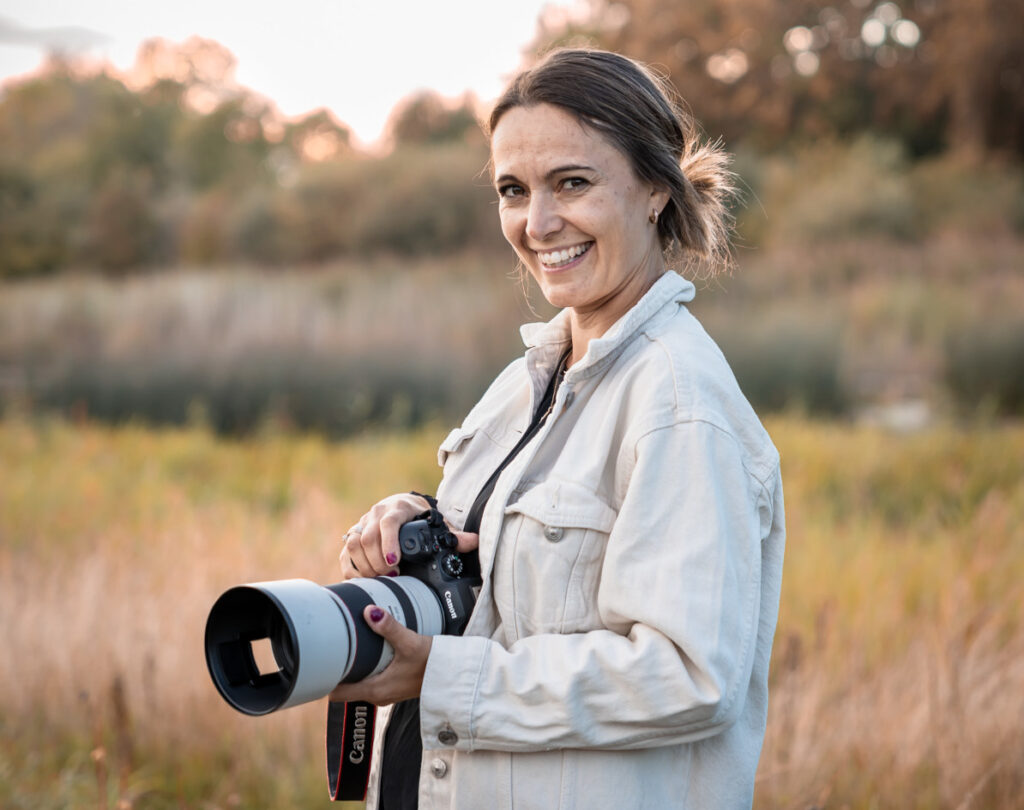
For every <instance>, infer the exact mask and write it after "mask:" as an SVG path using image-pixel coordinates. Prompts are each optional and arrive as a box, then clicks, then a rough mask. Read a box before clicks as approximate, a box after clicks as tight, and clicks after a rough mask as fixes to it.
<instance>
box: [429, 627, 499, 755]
mask: <svg viewBox="0 0 1024 810" xmlns="http://www.w3.org/2000/svg"><path fill="white" fill-rule="evenodd" d="M492 643H493V642H491V641H490V639H487V638H483V637H481V636H434V639H433V641H432V642H431V646H430V655H429V656H428V658H427V669H426V671H425V672H424V674H423V688H422V690H421V691H420V736H421V737H422V740H423V749H424V750H432V749H437V748H450V749H454V750H457V751H472V750H473V708H474V704H475V703H476V697H477V685H478V684H479V682H480V671H481V670H482V669H483V666H484V660H485V659H486V658H487V654H488V649H489V648H490V645H491V644H492Z"/></svg>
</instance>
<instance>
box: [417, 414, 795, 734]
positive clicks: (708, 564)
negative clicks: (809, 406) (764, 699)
mask: <svg viewBox="0 0 1024 810" xmlns="http://www.w3.org/2000/svg"><path fill="white" fill-rule="evenodd" d="M776 474H777V470H776ZM775 485H776V481H775V480H769V481H761V480H759V479H758V478H757V477H756V476H754V475H753V474H751V473H750V472H749V471H748V470H747V469H746V468H745V466H744V464H743V456H742V453H741V450H740V448H739V446H738V445H737V443H736V440H735V438H734V437H733V436H732V435H730V434H729V433H728V432H726V431H724V430H722V429H720V428H718V427H715V426H713V425H711V424H709V423H706V422H698V421H694V422H685V423H680V424H675V425H671V426H669V427H664V428H659V429H657V430H654V431H651V432H650V433H647V434H646V435H645V436H643V437H641V438H640V439H638V440H637V442H636V445H635V466H634V469H633V471H632V474H631V476H630V478H629V483H628V486H627V490H626V493H625V497H624V499H623V501H622V506H621V508H620V510H619V514H618V516H617V518H616V520H615V523H614V526H613V528H612V530H611V534H610V536H609V538H608V545H607V550H606V553H605V555H604V560H603V563H602V570H601V581H600V585H599V588H598V605H597V609H598V614H599V617H600V620H601V623H602V625H603V627H604V628H606V629H598V630H593V631H590V632H586V633H577V634H570V635H558V634H544V635H534V636H529V637H525V638H522V639H520V640H519V641H517V642H516V643H514V644H513V645H511V646H510V647H509V648H508V649H506V648H504V647H503V646H502V645H501V644H500V643H498V642H496V641H493V640H490V639H487V638H482V637H450V636H439V637H436V638H435V639H434V640H433V646H432V649H431V652H430V657H429V660H428V663H427V670H426V675H425V678H424V681H423V690H422V693H421V699H420V712H421V731H422V736H423V744H424V747H425V748H438V747H449V748H450V747H454V748H457V749H459V750H464V751H472V750H474V749H492V750H505V751H537V750H547V749H553V748H614V749H630V748H644V747H654V746H662V745H669V744H675V743H681V742H690V741H693V740H697V739H700V738H703V737H707V736H710V735H713V734H715V733H717V732H719V731H721V730H723V729H725V728H727V727H728V726H729V725H731V724H732V723H733V722H734V721H735V720H736V718H737V717H738V715H739V713H740V712H741V710H742V708H743V702H744V698H745V695H746V691H747V687H748V684H749V681H750V677H751V671H752V667H753V660H754V655H755V647H756V643H757V632H758V610H759V603H760V591H761V541H762V538H763V537H764V536H766V535H767V533H768V531H769V530H770V527H771V525H772V522H773V521H772V515H771V512H772V506H773V501H774V498H775V493H774V492H773V489H774V487H775ZM779 495H780V496H781V493H779ZM451 732H454V735H453V734H452V733H451ZM439 734H440V736H441V739H440V740H439V739H438V735H439ZM453 740H457V741H456V742H454V743H453Z"/></svg>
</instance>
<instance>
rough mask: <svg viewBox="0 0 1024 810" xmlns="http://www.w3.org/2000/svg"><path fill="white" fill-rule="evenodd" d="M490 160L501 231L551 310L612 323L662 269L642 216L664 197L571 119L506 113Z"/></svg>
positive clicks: (555, 113)
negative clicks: (564, 309)
mask: <svg viewBox="0 0 1024 810" xmlns="http://www.w3.org/2000/svg"><path fill="white" fill-rule="evenodd" d="M491 157H492V160H493V163H494V178H495V179H494V184H495V187H496V189H497V191H498V198H499V211H500V215H501V229H502V232H503V233H504V234H505V238H506V239H507V240H508V241H509V244H511V245H512V247H513V248H514V249H515V251H516V253H517V254H518V255H519V258H520V259H522V262H523V264H525V265H526V267H527V268H528V269H529V271H530V274H531V275H532V276H533V277H534V278H535V279H536V280H537V283H538V284H539V285H540V288H541V291H542V292H543V293H544V297H545V298H547V300H548V301H550V302H551V303H552V304H553V305H555V306H558V307H572V309H573V310H574V311H575V314H576V315H577V316H583V317H586V316H595V319H596V320H598V321H605V320H607V321H608V323H607V324H605V326H610V325H611V323H613V322H614V321H615V320H617V319H618V318H619V317H620V316H621V315H622V314H623V313H625V312H626V310H628V309H629V308H630V307H631V306H632V305H633V304H634V303H635V302H636V301H637V300H639V299H640V297H641V296H642V295H643V294H644V293H645V292H646V291H647V289H648V288H649V287H650V285H651V284H652V283H653V282H654V280H655V279H656V278H657V277H658V276H659V275H661V273H662V272H664V269H665V267H664V261H663V258H662V253H661V246H660V243H659V240H658V233H657V228H656V227H655V225H654V224H652V223H651V222H650V220H649V217H650V214H651V212H652V211H653V210H657V211H659V212H660V211H661V209H662V208H664V207H665V204H666V203H667V201H668V194H667V193H665V192H664V191H660V190H657V189H655V188H654V187H652V186H651V185H650V184H648V183H645V182H644V181H642V180H640V179H639V178H638V177H637V176H636V174H635V173H634V171H633V167H632V166H631V165H630V162H629V160H628V158H627V157H626V156H625V155H624V154H623V153H622V152H620V151H619V150H618V149H617V148H616V147H615V146H613V145H612V144H611V143H610V142H609V141H607V140H606V139H605V138H604V137H603V136H602V135H600V134H598V133H597V132H596V131H594V130H592V129H590V128H589V127H585V126H582V125H581V124H580V123H578V122H577V121H576V119H575V118H573V117H572V116H571V115H570V114H569V113H567V112H565V111H563V110H562V109H561V108H559V107H555V106H552V105H550V104H538V105H536V106H532V107H514V108H512V109H511V110H509V111H508V112H506V113H505V114H504V115H503V116H502V117H501V119H500V120H499V122H498V124H497V126H496V127H495V129H494V133H493V135H492V137H491Z"/></svg>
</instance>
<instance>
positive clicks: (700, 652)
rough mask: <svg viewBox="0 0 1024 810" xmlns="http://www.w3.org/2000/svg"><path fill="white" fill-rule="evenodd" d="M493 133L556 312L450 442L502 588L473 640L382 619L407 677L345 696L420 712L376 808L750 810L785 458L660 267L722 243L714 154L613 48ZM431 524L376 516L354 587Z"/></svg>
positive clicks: (511, 202) (544, 73)
mask: <svg viewBox="0 0 1024 810" xmlns="http://www.w3.org/2000/svg"><path fill="white" fill-rule="evenodd" d="M490 139H491V153H492V163H493V173H494V174H493V176H494V184H495V188H496V191H497V193H498V198H499V211H500V218H501V226H502V231H503V233H504V235H505V237H506V239H508V241H509V243H510V244H511V245H512V247H513V248H514V249H515V251H516V253H517V254H518V255H519V258H520V260H521V262H522V264H523V266H525V267H526V269H527V270H528V271H529V272H530V274H531V275H532V276H533V277H534V279H535V280H536V281H537V283H538V284H539V285H540V288H541V290H542V291H543V293H544V295H545V297H546V298H547V299H548V300H549V301H550V302H551V303H552V304H554V305H556V306H558V307H562V308H563V309H562V311H561V312H560V313H559V314H558V315H557V316H556V317H555V318H554V319H553V320H552V321H551V322H550V323H547V324H534V325H530V326H527V327H524V329H523V336H524V339H525V342H526V345H527V350H526V354H525V357H524V358H522V359H520V360H517V361H516V362H514V363H512V364H511V365H510V366H509V367H508V368H507V369H505V371H504V372H502V374H501V375H500V376H499V377H498V378H497V379H496V380H495V381H494V383H493V384H492V385H491V387H490V388H489V389H488V391H487V392H486V394H485V395H484V397H483V399H481V401H480V402H479V403H478V404H477V405H476V406H475V407H474V408H473V410H472V411H471V412H470V413H469V415H468V416H467V417H466V420H465V422H464V423H463V424H462V426H461V427H459V428H457V429H456V430H454V431H452V433H451V434H450V435H449V436H448V437H447V438H446V439H445V441H444V442H443V443H442V445H441V448H440V452H439V459H440V462H441V464H442V465H443V467H444V478H443V481H442V483H441V486H440V489H439V491H438V494H437V503H438V508H439V509H440V511H441V512H442V513H443V514H444V516H445V517H446V519H447V521H448V522H449V524H450V525H451V526H452V527H453V528H454V529H456V530H458V537H459V547H460V549H461V550H463V551H469V550H471V549H475V548H477V547H478V549H479V559H480V564H481V570H482V573H483V578H484V584H483V587H482V589H481V592H480V595H479V599H478V601H477V604H476V607H475V609H474V612H473V615H472V617H471V619H470V622H469V625H468V627H467V629H466V632H465V635H464V636H461V637H452V636H439V637H436V638H433V639H431V638H428V637H425V636H419V635H417V634H416V633H413V632H411V631H409V630H406V629H405V628H404V627H402V626H401V625H400V624H399V623H398V622H397V621H395V620H394V619H393V618H392V617H390V616H389V615H387V614H386V613H385V612H384V611H382V610H380V609H378V608H375V607H370V608H367V611H366V613H365V617H366V619H367V621H368V622H369V623H370V625H371V627H373V628H374V629H375V630H376V631H377V632H378V633H380V634H381V635H383V636H384V637H385V638H386V639H387V640H388V641H389V642H391V644H392V645H393V646H394V647H395V650H396V655H395V659H394V661H393V662H392V663H391V665H390V666H389V667H388V668H387V669H386V670H385V671H384V672H382V673H381V674H380V675H378V676H375V677H373V678H369V679H367V680H366V681H363V682H362V683H359V684H354V685H345V686H342V687H339V688H338V689H337V690H336V691H335V693H334V694H333V696H332V697H333V698H334V699H336V700H352V699H364V700H370V701H372V702H374V703H377V704H390V703H394V702H395V701H403V700H406V699H409V698H418V699H419V700H418V703H417V702H415V701H412V702H406V703H401V704H399V707H398V709H397V710H396V714H397V717H396V718H393V722H392V727H391V728H390V729H388V730H387V731H386V732H385V731H384V730H383V728H382V726H384V725H385V723H381V724H379V728H378V733H377V736H376V741H375V742H376V746H377V750H378V752H380V751H381V750H382V749H383V757H380V756H378V757H377V758H376V763H377V764H375V766H374V772H373V773H372V774H371V791H370V798H369V805H368V806H369V807H377V806H380V807H383V808H385V809H386V810H393V808H395V807H408V806H413V805H415V803H416V801H417V800H418V806H419V807H420V808H421V809H422V810H426V808H468V809H470V810H478V808H492V807H493V808H514V809H515V810H521V809H522V808H544V810H550V809H551V808H587V810H593V809H594V808H615V809H616V810H623V809H624V808H652V810H664V809H665V808H671V807H681V808H734V807H749V806H750V805H751V803H752V797H753V783H754V773H755V770H756V767H757V760H758V757H759V753H760V748H761V743H762V740H763V735H764V728H765V719H766V712H767V674H768V659H769V653H770V650H771V643H772V637H773V634H774V631H775V622H776V616H777V609H778V598H779V585H780V580H781V570H782V551H783V538H784V533H785V530H784V519H783V502H782V485H781V479H780V475H779V459H778V453H777V452H776V450H775V448H774V447H773V445H772V443H771V441H770V440H769V438H768V436H767V434H766V433H765V431H764V429H763V428H762V426H761V424H760V423H759V421H758V420H757V418H756V416H755V415H754V413H753V411H752V410H751V408H750V406H749V404H748V403H747V401H746V400H745V398H744V397H743V395H742V394H741V393H740V390H739V388H738V387H737V385H736V382H735V380H734V378H733V375H732V373H731V372H730V370H729V368H728V366H727V364H726V362H725V360H724V358H723V357H722V355H721V353H720V352H719V350H718V349H717V347H716V346H715V345H714V343H713V342H712V341H711V339H710V338H709V337H708V336H707V335H706V334H705V332H704V331H703V330H702V329H701V327H700V326H699V324H698V323H697V322H696V320H695V319H694V318H693V317H692V316H691V315H690V313H689V312H688V310H687V309H686V306H685V304H686V302H688V301H690V300H691V299H692V298H693V296H694V286H693V285H692V284H691V283H690V282H688V281H685V280H684V279H683V278H682V277H681V276H679V275H677V274H676V273H674V272H670V271H668V269H667V263H668V261H669V260H671V259H673V258H675V259H678V260H681V261H684V262H686V261H688V260H692V259H697V260H704V261H705V262H713V261H714V260H715V259H716V258H718V257H720V256H721V255H722V253H723V251H724V250H726V245H725V243H724V240H723V235H724V234H725V233H726V231H727V228H726V224H725V223H726V210H725V201H726V200H727V197H728V194H729V193H730V189H729V187H728V183H727V174H726V173H725V172H724V171H723V165H724V159H723V156H722V155H721V154H720V153H719V152H718V151H717V150H715V149H714V148H708V147H700V146H699V145H698V144H697V142H696V139H695V136H694V132H693V127H692V125H691V124H690V123H688V122H687V120H686V119H685V118H683V117H682V116H681V115H680V114H679V113H678V112H677V111H676V109H675V108H674V107H673V106H672V105H671V104H670V103H669V102H668V101H667V99H666V95H665V92H664V91H663V90H662V89H661V88H660V87H659V85H658V83H657V81H656V80H655V79H653V78H652V77H651V76H650V75H649V74H648V73H647V72H646V71H645V70H644V69H643V68H642V67H640V66H639V65H637V64H636V63H634V62H632V61H631V60H628V59H626V58H624V57H621V56H618V55H615V54H611V53H606V52H598V51H579V50H567V51H559V52H555V53H554V54H552V55H550V56H549V57H548V58H546V59H545V60H544V61H543V62H541V63H540V64H539V65H537V66H536V67H534V68H532V69H531V70H529V71H527V72H525V73H524V74H522V75H520V76H519V77H518V78H517V79H516V80H515V81H514V82H513V83H512V85H511V86H510V87H509V88H508V90H507V91H506V92H505V94H504V96H503V97H502V98H501V99H500V100H499V102H498V104H497V106H496V107H495V109H494V111H493V113H492V115H491V118H490ZM484 482H486V484H485V483H484ZM426 509H427V502H426V500H425V499H424V498H423V497H420V496H418V495H396V496H392V497H391V498H387V499H385V500H383V501H381V502H380V503H378V504H377V505H375V506H374V507H373V508H372V509H370V511H369V512H367V513H366V515H364V516H363V518H362V520H361V521H360V523H359V524H358V525H357V526H354V527H353V528H352V529H351V530H350V531H349V532H348V533H347V535H346V539H345V544H344V548H343V550H342V552H341V566H342V571H343V574H344V575H345V576H346V577H354V576H371V575H379V574H389V573H394V571H395V570H396V568H397V566H398V565H399V563H400V558H401V555H400V552H399V549H398V543H397V528H398V527H399V526H400V525H401V524H402V523H404V522H405V521H407V520H410V519H412V518H413V517H414V516H415V515H416V514H418V513H421V512H423V511H425V510H426ZM420 746H422V752H421V750H420ZM382 759H383V763H382V764H381V760H382ZM378 801H379V804H378Z"/></svg>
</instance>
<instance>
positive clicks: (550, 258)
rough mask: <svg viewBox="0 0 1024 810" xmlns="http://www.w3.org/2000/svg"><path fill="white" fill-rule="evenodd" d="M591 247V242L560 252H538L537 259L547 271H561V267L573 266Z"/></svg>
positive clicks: (592, 244)
mask: <svg viewBox="0 0 1024 810" xmlns="http://www.w3.org/2000/svg"><path fill="white" fill-rule="evenodd" d="M593 246H594V243H593V242H584V243H583V244H581V245H573V246H572V247H568V248H563V249H561V250H547V251H544V250H538V251H537V258H538V259H540V263H541V264H543V265H544V267H545V268H547V269H548V270H561V269H562V268H563V267H567V266H568V265H570V264H573V263H574V262H575V261H576V260H577V259H579V257H580V256H582V255H583V254H584V253H586V252H587V251H588V250H590V248H592V247H593Z"/></svg>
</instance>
